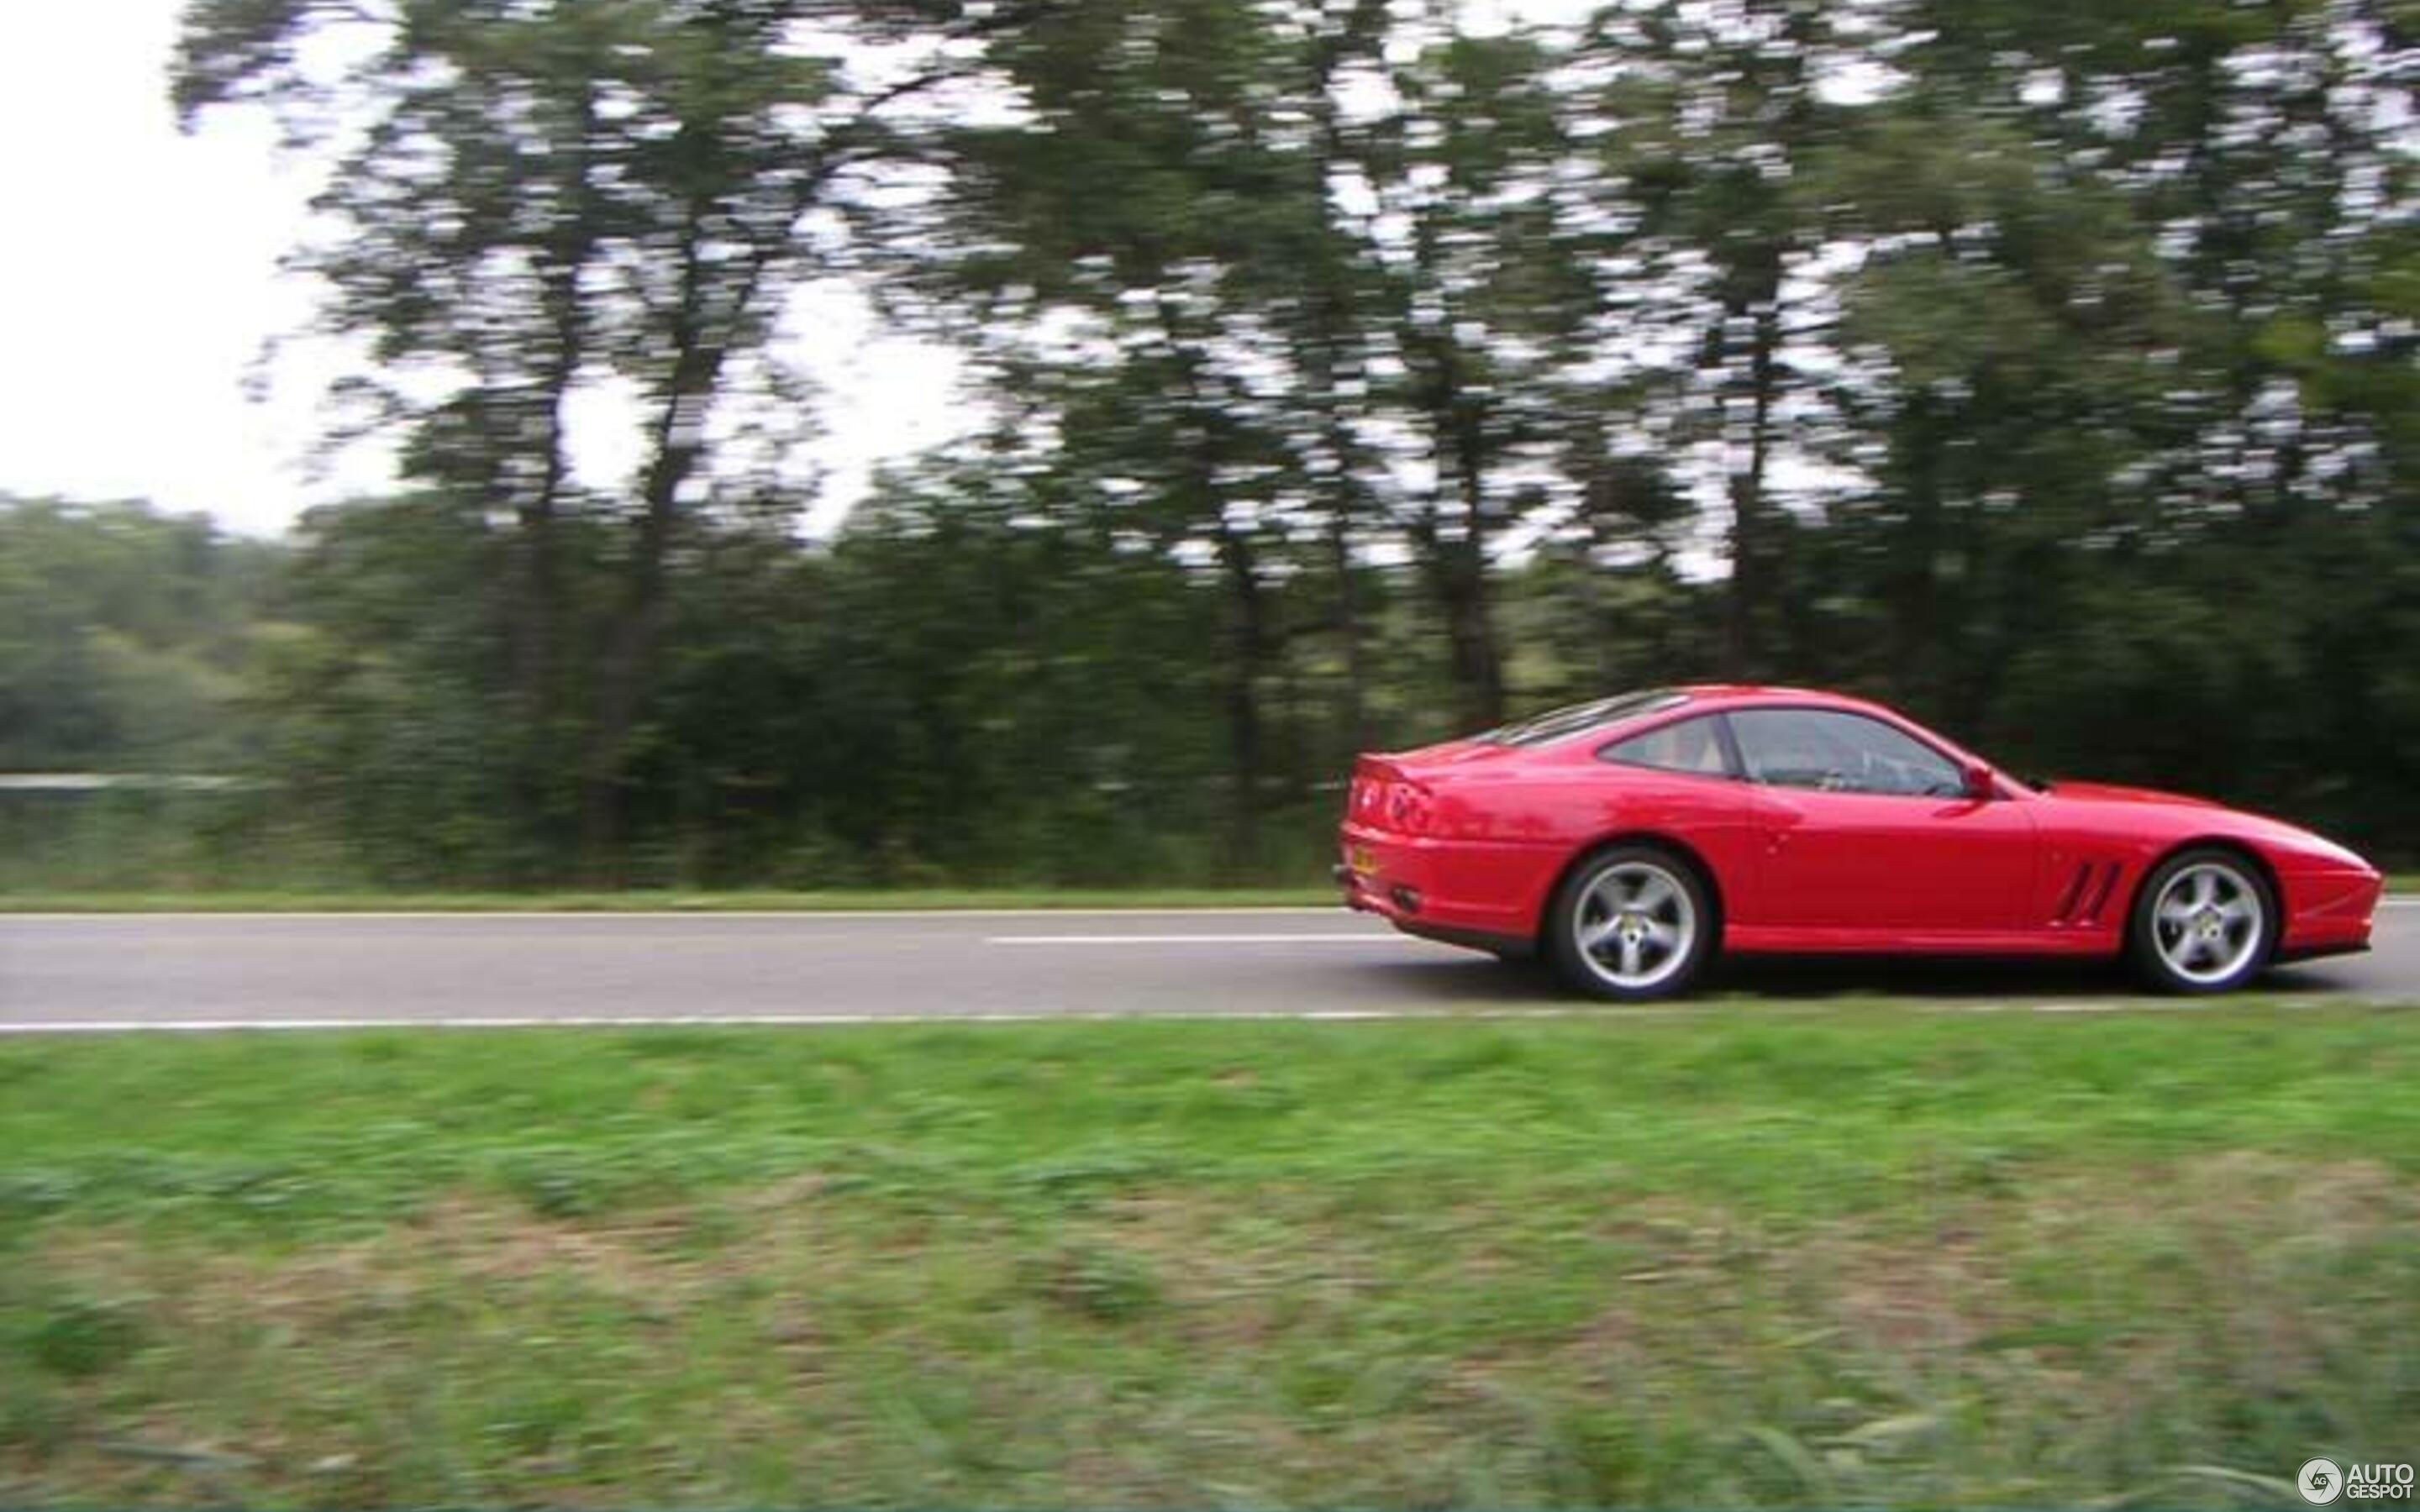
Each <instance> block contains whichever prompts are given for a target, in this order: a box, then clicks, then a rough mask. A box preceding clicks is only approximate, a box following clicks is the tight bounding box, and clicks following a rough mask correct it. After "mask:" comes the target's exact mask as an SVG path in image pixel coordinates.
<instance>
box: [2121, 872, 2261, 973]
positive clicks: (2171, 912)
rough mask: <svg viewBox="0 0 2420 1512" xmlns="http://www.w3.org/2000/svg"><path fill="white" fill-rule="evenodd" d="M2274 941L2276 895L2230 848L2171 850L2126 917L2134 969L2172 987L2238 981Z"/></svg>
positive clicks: (2254, 969)
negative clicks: (2170, 854)
mask: <svg viewBox="0 0 2420 1512" xmlns="http://www.w3.org/2000/svg"><path fill="white" fill-rule="evenodd" d="M2276 941H2277V901H2276V899H2275V897H2274V896H2273V894H2272V893H2271V892H2270V890H2269V884H2268V883H2267V882H2266V881H2265V880H2264V879H2263V878H2262V877H2261V875H2260V873H2259V872H2258V871H2257V870H2256V869H2255V868H2254V867H2253V866H2252V864H2251V863H2250V862H2248V861H2246V860H2244V859H2243V858H2242V856H2238V855H2236V854H2235V853H2234V852H2232V851H2223V850H2195V851H2186V852H2184V853H2182V854H2181V855H2179V856H2171V857H2170V858H2169V859H2168V860H2167V861H2165V862H2164V863H2163V864H2162V865H2161V866H2160V868H2159V870H2157V871H2155V872H2152V873H2151V877H2150V880H2149V881H2148V882H2146V883H2144V884H2143V890H2142V893H2141V894H2140V896H2138V897H2137V898H2136V899H2135V902H2134V917H2133V919H2132V920H2130V921H2129V924H2128V944H2129V946H2130V948H2131V953H2132V954H2133V961H2134V967H2135V969H2136V970H2137V971H2138V972H2140V973H2141V974H2142V975H2143V977H2144V978H2145V980H2148V981H2149V983H2150V984H2151V985H2152V986H2154V987H2157V988H2159V989H2161V990H2162V991H2164V992H2172V993H2221V992H2226V990H2227V989H2229V988H2231V987H2241V986H2242V985H2243V984H2244V983H2245V982H2247V981H2249V980H2252V978H2253V976H2254V975H2255V974H2256V973H2257V972H2258V971H2259V970H2260V968H2261V967H2262V966H2264V965H2266V964H2268V962H2269V954H2270V950H2271V949H2272V948H2273V946H2274V945H2275V944H2276Z"/></svg>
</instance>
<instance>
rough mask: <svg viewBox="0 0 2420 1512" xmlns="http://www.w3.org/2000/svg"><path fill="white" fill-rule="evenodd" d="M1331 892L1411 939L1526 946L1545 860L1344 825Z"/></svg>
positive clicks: (1537, 850) (1542, 855)
mask: <svg viewBox="0 0 2420 1512" xmlns="http://www.w3.org/2000/svg"><path fill="white" fill-rule="evenodd" d="M1338 850H1339V858H1338V862H1337V865H1336V867H1335V869H1334V872H1333V874H1334V876H1335V878H1336V882H1337V886H1338V887H1341V888H1342V889H1343V893H1344V902H1345V903H1346V904H1347V905H1348V906H1351V907H1354V908H1357V909H1359V910H1361V911H1362V912H1364V913H1371V914H1376V915H1378V916H1379V917H1380V918H1385V919H1388V920H1389V921H1391V922H1392V923H1394V924H1395V925H1396V927H1398V928H1400V929H1403V930H1405V931H1407V932H1409V933H1415V934H1421V935H1426V936H1428V937H1430V938H1432V939H1440V940H1446V941H1448V942H1450V943H1451V944H1456V945H1470V946H1474V947H1476V948H1478V949H1489V950H1510V949H1526V948H1528V946H1529V945H1530V944H1531V943H1532V942H1533V941H1534V940H1535V938H1536V935H1537V898H1538V894H1539V890H1540V889H1541V887H1543V886H1544V880H1546V879H1549V878H1550V877H1551V873H1552V870H1553V865H1554V856H1553V854H1552V853H1551V852H1550V851H1548V850H1546V849H1544V848H1543V847H1537V846H1528V845H1506V844H1495V843H1483V842H1474V841H1448V840H1434V839H1429V838H1426V837H1421V836H1410V835H1397V834H1393V833H1390V832H1388V831H1385V830H1378V829H1372V828H1369V827H1367V826H1365V825H1345V826H1343V828H1342V831H1341V832H1340V833H1339V835H1338Z"/></svg>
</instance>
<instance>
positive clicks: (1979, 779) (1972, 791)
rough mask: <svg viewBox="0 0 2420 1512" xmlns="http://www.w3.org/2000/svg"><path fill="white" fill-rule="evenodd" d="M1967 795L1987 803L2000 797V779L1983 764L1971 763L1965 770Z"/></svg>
mask: <svg viewBox="0 0 2420 1512" xmlns="http://www.w3.org/2000/svg"><path fill="white" fill-rule="evenodd" d="M1965 778H1966V795H1967V796H1968V797H1970V798H1973V799H1975V800H1977V801H1978V802H1985V801H1988V800H1990V799H1993V798H1996V797H1998V796H1999V795H2000V779H1998V778H1997V777H1995V776H1993V772H1992V769H1991V768H1990V767H1988V766H1986V765H1984V764H1982V763H1981V762H1970V763H1968V764H1967V765H1966V768H1965Z"/></svg>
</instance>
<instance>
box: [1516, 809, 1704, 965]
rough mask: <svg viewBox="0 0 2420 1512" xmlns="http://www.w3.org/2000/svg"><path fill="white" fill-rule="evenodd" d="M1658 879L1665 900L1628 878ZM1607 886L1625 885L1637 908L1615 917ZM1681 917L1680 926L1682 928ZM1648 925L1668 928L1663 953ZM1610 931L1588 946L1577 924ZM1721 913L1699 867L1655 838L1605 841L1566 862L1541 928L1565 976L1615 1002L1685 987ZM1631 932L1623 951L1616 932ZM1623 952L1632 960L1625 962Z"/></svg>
mask: <svg viewBox="0 0 2420 1512" xmlns="http://www.w3.org/2000/svg"><path fill="white" fill-rule="evenodd" d="M1648 878H1655V879H1660V881H1661V882H1662V884H1663V885H1664V886H1665V887H1668V889H1669V895H1670V901H1669V902H1667V899H1666V898H1665V897H1664V896H1663V895H1662V894H1660V893H1652V889H1651V888H1649V887H1645V886H1639V887H1635V888H1634V887H1632V884H1634V883H1643V882H1644V880H1645V879H1648ZM1608 889H1613V890H1618V891H1621V892H1622V893H1624V894H1625V895H1626V896H1627V897H1628V898H1629V900H1630V901H1631V902H1632V903H1637V904H1639V906H1638V907H1637V909H1635V910H1625V911H1624V912H1626V913H1627V914H1628V916H1629V917H1627V918H1616V917H1614V916H1613V915H1612V914H1610V913H1609V912H1608V904H1607V901H1608V898H1609V896H1610V895H1611V893H1610V892H1609V891H1608ZM1683 921H1685V928H1684V929H1683V928H1680V927H1679V926H1681V925H1682V924H1683ZM1651 926H1663V927H1665V928H1668V929H1673V930H1674V931H1675V934H1674V937H1673V939H1672V940H1671V941H1670V944H1669V946H1668V953H1667V954H1664V955H1660V956H1653V957H1652V959H1651V952H1652V950H1653V949H1654V941H1653V938H1652V933H1651V932H1650V927H1651ZM1590 928H1600V929H1605V930H1608V931H1610V932H1611V933H1610V937H1609V940H1608V941H1606V942H1602V943H1600V944H1599V945H1598V947H1597V949H1595V950H1593V951H1591V950H1590V949H1588V948H1586V947H1584V946H1583V945H1582V943H1581V933H1582V932H1583V930H1586V929H1590ZM1718 928H1719V921H1718V920H1717V919H1716V918H1715V917H1714V901H1713V898H1712V897H1711V896H1710V895H1709V893H1708V891H1707V888H1706V884H1705V880H1704V879H1703V878H1702V877H1700V876H1699V874H1698V869H1697V868H1696V867H1695V866H1692V865H1691V864H1690V863H1688V862H1687V861H1684V860H1683V859H1682V858H1681V857H1679V856H1675V855H1673V854H1672V853H1671V852H1670V851H1667V850H1664V849H1661V848H1660V847H1657V846H1653V845H1610V846H1607V847H1606V848H1605V849H1604V850H1601V851H1598V852H1596V853H1595V854H1594V855H1591V856H1589V857H1588V858H1587V859H1585V860H1583V861H1582V862H1581V863H1580V864H1579V865H1578V866H1575V867H1574V868H1573V869H1572V874H1571V875H1570V876H1568V877H1565V878H1564V879H1563V884H1562V886H1561V887H1557V888H1556V889H1555V896H1554V898H1553V899H1552V900H1551V901H1550V902H1549V903H1547V905H1546V919H1545V926H1544V929H1543V931H1541V933H1542V935H1543V937H1544V944H1545V953H1546V957H1547V959H1548V960H1549V961H1551V962H1553V963H1554V966H1555V970H1556V973H1557V974H1558V975H1559V976H1560V977H1561V978H1562V979H1563V981H1564V982H1565V984H1567V985H1569V986H1570V987H1572V988H1574V989H1575V990H1576V991H1579V992H1582V993H1586V994H1588V995H1590V996H1591V997H1602V998H1605V999H1606V1000H1608V1001H1611V1002H1617V1003H1643V1002H1648V1001H1652V999H1655V998H1659V997H1671V996H1674V995H1678V994H1681V993H1683V992H1686V991H1688V989H1689V987H1690V986H1691V984H1692V983H1694V982H1695V981H1696V980H1698V978H1699V974H1700V973H1701V972H1703V970H1704V969H1705V965H1706V962H1707V961H1708V960H1709V959H1710V958H1711V957H1712V956H1713V954H1714V935H1715V932H1716V930H1717V929H1718ZM1624 932H1630V933H1631V934H1632V939H1631V943H1630V944H1629V946H1628V949H1630V950H1631V951H1633V952H1634V953H1633V954H1630V955H1628V956H1625V955H1624V954H1623V950H1624V949H1625V947H1624V945H1623V943H1622V940H1621V936H1622V934H1623V933H1624ZM1625 959H1628V960H1634V961H1636V962H1637V964H1638V969H1637V970H1636V971H1631V970H1626V969H1625V968H1624V967H1623V965H1622V963H1623V961H1624V960H1625Z"/></svg>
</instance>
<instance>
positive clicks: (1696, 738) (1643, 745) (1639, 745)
mask: <svg viewBox="0 0 2420 1512" xmlns="http://www.w3.org/2000/svg"><path fill="white" fill-rule="evenodd" d="M1597 755H1598V756H1599V757H1600V758H1602V759H1604V760H1606V761H1608V762H1620V763H1621V764H1623V765H1625V766H1652V767H1653V768H1655V769H1656V770H1657V771H1659V772H1688V773H1692V774H1694V775H1697V776H1699V777H1729V776H1730V764H1728V763H1727V762H1725V761H1724V760H1723V743H1722V736H1721V734H1720V733H1719V732H1717V731H1716V730H1715V728H1714V717H1713V716H1711V715H1700V716H1699V717H1697V718H1694V719H1681V720H1677V721H1675V722H1674V723H1671V724H1668V725H1665V726H1662V727H1661V728H1659V729H1654V730H1649V731H1646V732H1644V733H1639V734H1636V735H1632V736H1631V737H1630V738H1629V739H1627V740H1617V741H1615V742H1614V743H1613V744H1612V745H1610V746H1607V747H1606V748H1604V749H1603V750H1600V751H1598V752H1597Z"/></svg>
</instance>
